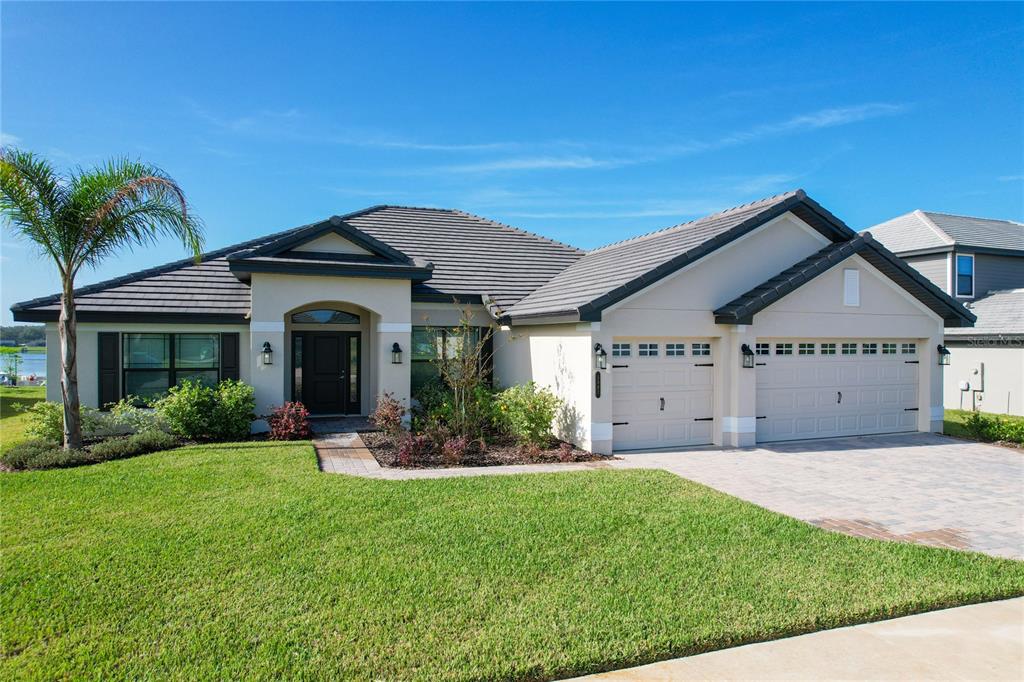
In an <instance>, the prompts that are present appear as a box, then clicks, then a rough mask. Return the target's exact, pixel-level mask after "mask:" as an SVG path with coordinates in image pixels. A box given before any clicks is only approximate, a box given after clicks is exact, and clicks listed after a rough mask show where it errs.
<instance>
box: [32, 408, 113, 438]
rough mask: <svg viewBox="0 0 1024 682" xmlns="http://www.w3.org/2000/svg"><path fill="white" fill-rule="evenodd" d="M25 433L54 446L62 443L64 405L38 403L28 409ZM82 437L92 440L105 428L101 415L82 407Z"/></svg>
mask: <svg viewBox="0 0 1024 682" xmlns="http://www.w3.org/2000/svg"><path fill="white" fill-rule="evenodd" d="M28 412H29V417H28V426H27V427H26V428H25V431H26V433H28V435H29V436H30V437H32V438H34V439H36V440H40V441H44V442H46V443H50V444H51V445H56V444H58V443H63V442H64V405H63V404H61V403H56V402H44V401H39V402H37V403H35V404H34V405H32V407H30V408H29V409H28ZM81 414H82V437H83V438H94V437H95V436H96V434H97V433H99V432H100V431H102V430H103V429H104V428H105V427H106V423H105V420H104V416H103V413H102V412H100V411H99V410H96V409H94V408H91V407H84V406H83V407H82V408H81Z"/></svg>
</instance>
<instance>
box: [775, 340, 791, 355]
mask: <svg viewBox="0 0 1024 682" xmlns="http://www.w3.org/2000/svg"><path fill="white" fill-rule="evenodd" d="M775 354H776V355H792V354H793V344H791V343H777V344H775Z"/></svg>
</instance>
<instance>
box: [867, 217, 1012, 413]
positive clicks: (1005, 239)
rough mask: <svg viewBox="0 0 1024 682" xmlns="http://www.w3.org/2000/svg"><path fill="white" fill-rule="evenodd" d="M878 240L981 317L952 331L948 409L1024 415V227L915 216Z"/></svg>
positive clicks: (879, 228) (878, 229)
mask: <svg viewBox="0 0 1024 682" xmlns="http://www.w3.org/2000/svg"><path fill="white" fill-rule="evenodd" d="M871 234H872V235H873V236H874V237H875V239H877V240H878V241H880V242H882V243H883V244H885V245H886V246H887V247H888V248H889V249H890V250H891V251H893V252H894V253H896V255H898V256H902V257H903V259H904V260H905V261H907V262H908V263H910V264H911V265H912V266H914V267H915V268H916V269H917V270H918V271H919V272H920V273H921V274H923V275H924V276H925V277H927V278H928V279H930V280H931V281H932V282H934V283H935V284H936V285H937V286H939V287H940V288H941V289H942V290H943V291H945V292H946V293H947V294H950V295H951V296H955V297H956V298H957V299H958V300H959V301H961V302H963V303H965V304H966V305H967V307H968V308H969V309H970V310H971V312H972V313H974V314H975V315H976V316H977V317H978V321H977V323H976V324H975V325H974V328H973V329H947V330H946V346H948V347H949V349H950V351H951V355H950V365H949V367H948V368H946V372H945V380H944V382H945V388H944V391H943V399H944V402H945V405H946V407H947V408H953V409H956V408H962V409H979V410H984V411H985V412H997V413H1001V414H1019V415H1024V225H1022V224H1021V223H1015V222H1012V221H1009V220H990V219H987V218H970V217H967V216H958V215H949V214H947V213H935V212H932V211H914V212H913V213H907V214H906V215H902V216H899V217H898V218H893V219H892V220H890V221H888V222H884V223H882V224H881V225H876V226H874V227H872V228H871Z"/></svg>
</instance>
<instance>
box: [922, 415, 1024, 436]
mask: <svg viewBox="0 0 1024 682" xmlns="http://www.w3.org/2000/svg"><path fill="white" fill-rule="evenodd" d="M971 414H973V413H972V412H971V411H970V410H946V414H945V416H944V418H943V422H942V428H943V431H944V432H945V434H946V435H947V436H955V437H957V438H971V435H970V434H969V433H968V432H967V429H966V428H964V421H965V420H966V419H967V417H969V416H970V415H971ZM982 414H984V415H985V416H986V417H993V418H994V417H998V418H999V419H1002V420H1003V421H1007V422H1018V423H1022V422H1024V417H1017V416H1015V415H1012V414H993V413H991V412H983V413H982Z"/></svg>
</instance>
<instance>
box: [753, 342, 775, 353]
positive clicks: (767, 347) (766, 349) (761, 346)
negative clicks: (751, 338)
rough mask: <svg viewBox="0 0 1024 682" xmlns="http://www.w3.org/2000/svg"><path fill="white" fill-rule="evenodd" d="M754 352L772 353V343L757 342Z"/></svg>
mask: <svg viewBox="0 0 1024 682" xmlns="http://www.w3.org/2000/svg"><path fill="white" fill-rule="evenodd" d="M754 353H755V354H757V355H771V354H772V344H770V343H756V344H754Z"/></svg>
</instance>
